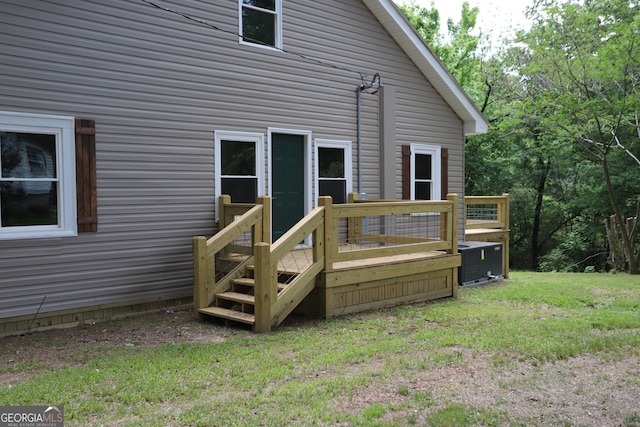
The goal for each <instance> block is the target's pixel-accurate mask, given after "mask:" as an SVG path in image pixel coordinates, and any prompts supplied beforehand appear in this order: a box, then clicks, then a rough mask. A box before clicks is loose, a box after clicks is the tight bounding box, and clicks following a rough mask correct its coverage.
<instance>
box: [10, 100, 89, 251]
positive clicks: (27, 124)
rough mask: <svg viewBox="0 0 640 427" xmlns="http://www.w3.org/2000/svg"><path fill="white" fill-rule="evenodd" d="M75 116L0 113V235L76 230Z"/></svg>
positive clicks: (57, 233)
mask: <svg viewBox="0 0 640 427" xmlns="http://www.w3.org/2000/svg"><path fill="white" fill-rule="evenodd" d="M74 141H75V135H74V118H73V117H64V116H52V115H43V114H30V113H13V112H0V239H26V238H39V237H64V236H75V235H76V234H77V223H76V215H77V212H76V188H75V180H76V175H75V143H74Z"/></svg>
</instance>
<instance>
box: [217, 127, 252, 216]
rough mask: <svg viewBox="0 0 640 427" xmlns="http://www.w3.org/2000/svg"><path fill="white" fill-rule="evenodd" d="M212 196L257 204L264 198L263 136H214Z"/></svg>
mask: <svg viewBox="0 0 640 427" xmlns="http://www.w3.org/2000/svg"><path fill="white" fill-rule="evenodd" d="M214 155H215V168H216V173H215V179H216V182H215V193H216V199H217V197H218V196H220V195H221V194H228V195H229V196H231V201H232V202H234V203H256V202H257V199H258V196H260V195H263V194H264V191H263V190H264V182H263V180H264V178H263V177H264V135H262V134H259V133H247V132H227V131H216V132H215V154H214Z"/></svg>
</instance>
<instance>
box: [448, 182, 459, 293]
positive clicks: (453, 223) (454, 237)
mask: <svg viewBox="0 0 640 427" xmlns="http://www.w3.org/2000/svg"><path fill="white" fill-rule="evenodd" d="M447 200H448V201H450V202H451V203H452V204H453V207H452V211H451V215H450V216H449V220H448V221H447V223H448V224H447V236H451V237H450V238H451V249H450V250H448V251H447V252H448V253H450V254H457V253H458V195H457V194H455V193H449V194H447ZM452 276H453V280H452V282H453V283H451V291H452V294H451V296H452V297H454V298H458V269H457V268H453V269H452Z"/></svg>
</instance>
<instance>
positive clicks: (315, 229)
mask: <svg viewBox="0 0 640 427" xmlns="http://www.w3.org/2000/svg"><path fill="white" fill-rule="evenodd" d="M324 221H325V218H324V208H323V207H317V208H315V209H314V210H313V211H311V213H309V214H308V215H306V216H305V217H304V218H302V219H301V220H300V221H299V222H298V223H297V224H296V225H295V226H293V227H292V228H291V229H289V230H288V231H287V232H286V233H285V234H283V235H282V236H281V237H280V238H279V239H278V240H277V241H276V242H274V243H273V244H272V245H269V244H268V243H257V244H256V246H255V266H256V268H255V273H256V274H255V322H256V323H255V330H256V332H268V331H270V330H271V327H272V326H277V325H278V324H280V323H281V322H282V321H283V320H284V319H285V318H286V317H287V316H288V315H289V314H290V313H291V311H293V309H295V308H296V307H297V306H298V304H299V303H300V302H302V300H303V299H304V297H306V296H307V295H308V294H309V292H311V291H312V290H313V288H314V287H315V281H316V277H317V276H318V274H320V272H321V271H322V270H323V269H324V266H325V264H324V253H323V252H322V251H321V250H319V249H318V246H319V247H322V245H323V242H324ZM309 234H312V235H313V237H312V244H313V251H312V252H313V259H312V263H311V264H310V265H309V266H308V267H307V268H306V269H305V270H304V271H302V272H300V273H299V274H298V275H297V276H296V278H295V279H294V280H293V281H292V282H291V283H290V284H289V285H288V286H287V288H286V289H285V290H283V291H282V292H281V293H280V294H278V283H277V277H278V263H279V262H280V260H281V259H282V258H283V257H284V256H285V255H286V254H288V253H289V252H291V251H292V250H293V249H294V248H295V247H296V246H298V245H299V244H300V242H301V241H302V240H304V239H305V238H306V237H307V236H308V235H309Z"/></svg>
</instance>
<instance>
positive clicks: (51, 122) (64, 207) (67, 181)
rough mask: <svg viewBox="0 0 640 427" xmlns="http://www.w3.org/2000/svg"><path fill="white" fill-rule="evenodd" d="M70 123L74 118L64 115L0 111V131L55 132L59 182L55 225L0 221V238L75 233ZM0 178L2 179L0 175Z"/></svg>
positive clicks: (74, 162) (59, 235) (72, 234)
mask: <svg viewBox="0 0 640 427" xmlns="http://www.w3.org/2000/svg"><path fill="white" fill-rule="evenodd" d="M74 123H75V121H74V118H73V117H68V116H55V115H48V114H32V113H16V112H8V111H0V130H1V131H4V132H23V133H35V134H50V135H55V137H56V164H55V168H56V179H57V181H58V183H59V185H58V200H57V203H58V224H55V225H29V226H20V227H2V224H0V240H10V239H36V238H56V237H71V236H77V234H78V226H77V215H78V213H77V211H76V159H75V157H76V155H75V154H76V153H75V132H74ZM0 180H5V179H4V178H2V177H1V176H0ZM6 180H8V181H10V180H11V179H6ZM0 209H2V206H0Z"/></svg>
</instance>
